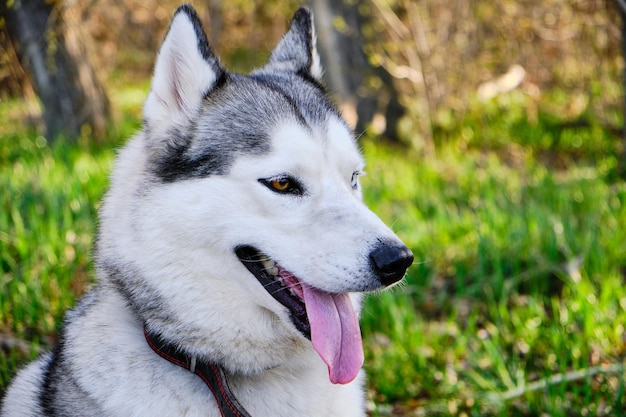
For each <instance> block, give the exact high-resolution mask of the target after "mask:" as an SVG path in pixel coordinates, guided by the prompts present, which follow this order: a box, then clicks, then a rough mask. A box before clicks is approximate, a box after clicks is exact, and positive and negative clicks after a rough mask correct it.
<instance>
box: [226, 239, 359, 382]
mask: <svg viewBox="0 0 626 417" xmlns="http://www.w3.org/2000/svg"><path fill="white" fill-rule="evenodd" d="M235 253H236V254H237V257H238V258H239V260H240V261H241V262H242V263H243V265H244V266H245V267H246V268H247V269H248V271H250V273H252V275H254V276H255V277H256V279H257V280H258V281H259V282H260V283H261V285H262V286H263V288H265V290H266V291H267V292H268V293H269V294H270V295H271V296H272V297H273V298H274V299H275V300H276V301H278V302H279V303H280V304H282V305H283V306H285V307H286V308H287V309H288V310H289V313H290V318H291V321H292V323H293V325H294V326H295V327H296V329H298V330H299V331H300V333H302V334H303V335H304V337H306V338H307V339H310V340H311V342H312V344H313V348H314V349H315V350H316V351H317V353H318V354H319V355H320V357H321V358H322V360H324V362H325V363H326V365H327V366H328V371H329V378H330V381H331V382H333V383H335V384H347V383H348V382H351V381H352V380H354V378H356V376H357V375H358V372H359V370H360V369H361V366H362V365H363V345H362V342H361V329H360V327H359V320H358V316H357V314H356V312H355V310H354V307H353V305H352V302H351V301H350V297H349V295H348V294H347V293H343V294H334V293H329V292H326V291H323V290H320V289H317V288H314V287H312V286H310V285H308V284H306V283H305V282H303V281H302V280H300V279H299V278H297V277H296V276H295V275H294V274H292V273H291V272H289V271H288V270H286V269H285V268H283V267H282V266H280V265H279V264H278V263H277V262H276V261H275V260H273V259H271V258H270V257H269V256H267V255H265V254H264V253H263V252H261V251H259V250H257V249H256V248H254V247H252V246H248V245H242V246H238V247H236V248H235Z"/></svg>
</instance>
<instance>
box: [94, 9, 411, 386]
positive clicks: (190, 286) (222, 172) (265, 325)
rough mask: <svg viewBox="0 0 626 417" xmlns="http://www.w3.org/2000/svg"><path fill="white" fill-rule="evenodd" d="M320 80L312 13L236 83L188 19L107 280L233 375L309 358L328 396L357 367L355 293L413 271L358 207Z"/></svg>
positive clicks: (157, 86) (105, 251) (113, 213)
mask: <svg viewBox="0 0 626 417" xmlns="http://www.w3.org/2000/svg"><path fill="white" fill-rule="evenodd" d="M321 76H322V69H321V67H320V63H319V57H318V54H317V51H316V48H315V32H314V26H313V22H312V16H311V14H310V13H309V11H308V10H306V9H304V8H303V9H300V10H298V11H297V12H296V14H295V15H294V17H293V20H292V22H291V25H290V28H289V30H288V31H287V33H286V34H285V35H284V36H283V38H282V39H281V41H280V42H279V44H278V45H277V46H276V48H275V49H274V51H273V52H272V54H271V56H270V58H269V61H268V63H267V64H266V65H265V66H264V67H262V68H261V69H259V70H257V71H254V72H252V73H251V74H249V75H239V74H234V73H230V72H228V71H227V70H226V69H225V68H224V67H223V66H222V64H221V63H220V61H219V59H218V58H217V56H216V55H215V54H214V53H213V52H212V50H211V49H210V47H209V45H208V43H207V40H206V37H205V34H204V31H203V29H202V26H201V24H200V21H199V19H198V17H197V15H196V13H195V12H194V10H193V9H192V8H191V7H190V6H182V7H181V8H180V9H179V10H178V11H177V12H176V15H175V16H174V18H173V20H172V23H171V25H170V28H169V31H168V33H167V35H166V37H165V40H164V42H163V45H162V47H161V50H160V52H159V56H158V59H157V64H156V67H155V72H154V78H153V82H152V89H151V91H150V93H149V96H148V98H147V100H146V103H145V107H144V129H143V131H142V132H141V133H140V134H139V135H138V136H137V137H136V138H135V139H134V140H132V141H131V142H130V143H129V144H128V145H127V146H126V149H124V150H123V151H122V152H121V153H120V157H119V160H118V163H117V167H116V169H115V171H114V175H113V180H112V186H111V191H110V192H109V194H108V197H107V199H106V202H105V205H104V207H103V210H102V216H101V231H100V239H99V243H98V252H99V259H100V262H99V265H100V268H101V270H102V271H103V272H104V275H105V276H109V277H112V281H113V282H114V283H115V284H116V285H117V286H118V288H120V289H121V290H122V291H123V292H124V293H125V295H126V296H127V298H128V299H129V300H130V303H131V305H132V306H133V308H134V309H135V310H136V311H137V314H138V315H139V317H140V318H141V319H142V320H143V321H145V322H146V323H147V325H148V326H150V327H153V328H155V329H156V330H158V331H159V332H160V333H161V334H163V335H164V336H165V337H167V338H171V339H172V340H176V341H177V343H179V344H180V346H181V348H184V349H188V350H191V351H193V353H195V354H199V355H204V356H207V357H210V358H211V360H214V361H218V362H220V363H222V364H223V366H225V367H226V368H228V369H230V370H231V371H234V372H251V371H260V370H263V369H266V368H268V367H271V366H278V365H280V364H282V363H283V362H284V361H286V360H292V359H293V357H294V356H297V355H299V354H302V352H304V351H306V350H307V349H309V350H310V346H313V348H314V349H315V351H316V352H317V353H318V354H319V356H320V357H321V359H322V360H323V361H324V362H325V363H326V364H327V366H328V369H329V372H330V379H331V381H332V382H334V383H347V382H349V381H351V380H352V379H354V378H355V377H356V375H357V373H358V370H359V369H360V366H361V364H362V361H363V352H362V346H361V338H360V330H359V326H358V316H357V312H358V310H359V300H360V298H359V297H358V296H355V295H351V294H353V293H358V292H364V291H372V290H378V289H382V288H385V287H387V286H390V285H392V284H394V283H395V282H397V281H399V280H400V279H401V278H402V277H403V276H404V273H405V271H406V269H407V268H408V266H409V265H410V264H411V263H412V260H413V255H412V254H411V252H410V251H409V250H408V249H407V248H406V247H405V246H404V245H403V244H402V242H401V241H400V240H399V239H398V238H397V237H396V236H395V234H394V233H393V232H392V231H391V230H389V229H388V228H387V227H386V226H385V225H384V224H383V223H382V221H380V220H379V219H378V217H377V216H376V215H374V214H373V213H372V212H371V211H370V210H369V209H368V208H367V207H366V206H365V205H364V204H363V203H362V200H361V189H360V185H359V176H360V175H362V174H363V170H364V163H363V159H362V157H361V155H360V154H359V152H358V148H357V145H356V142H355V139H354V136H353V134H352V132H351V131H350V129H349V128H348V126H347V124H346V123H345V122H344V121H343V119H342V118H341V116H340V114H339V113H338V111H337V110H336V108H335V107H334V106H333V105H332V103H331V102H330V101H329V99H328V97H327V94H326V92H325V90H324V87H323V86H322V84H321ZM112 265H115V267H113V266H112ZM131 271H132V272H131ZM234 350H237V351H238V352H236V353H233V351H234ZM242 352H245V353H242Z"/></svg>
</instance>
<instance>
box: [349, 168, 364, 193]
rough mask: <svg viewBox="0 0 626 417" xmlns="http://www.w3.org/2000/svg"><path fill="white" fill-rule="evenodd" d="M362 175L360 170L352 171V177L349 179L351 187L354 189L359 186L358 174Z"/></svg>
mask: <svg viewBox="0 0 626 417" xmlns="http://www.w3.org/2000/svg"><path fill="white" fill-rule="evenodd" d="M360 175H364V174H363V172H361V171H354V172H353V173H352V179H351V180H350V185H352V189H353V190H356V189H358V188H359V176H360Z"/></svg>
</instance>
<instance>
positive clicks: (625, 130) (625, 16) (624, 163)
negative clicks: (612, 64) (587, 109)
mask: <svg viewBox="0 0 626 417" xmlns="http://www.w3.org/2000/svg"><path fill="white" fill-rule="evenodd" d="M618 3H619V8H620V12H621V13H620V16H621V18H622V59H623V60H624V61H625V62H626V2H625V1H624V0H620V1H619V2H618ZM622 94H623V98H622V100H623V105H624V109H623V118H624V121H623V122H622V146H621V152H620V154H619V155H618V156H617V158H618V160H617V172H618V175H619V176H620V178H622V179H626V66H625V67H624V70H623V78H622Z"/></svg>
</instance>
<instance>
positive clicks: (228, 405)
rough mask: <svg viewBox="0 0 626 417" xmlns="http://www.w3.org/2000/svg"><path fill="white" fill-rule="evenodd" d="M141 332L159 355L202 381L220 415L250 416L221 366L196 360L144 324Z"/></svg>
mask: <svg viewBox="0 0 626 417" xmlns="http://www.w3.org/2000/svg"><path fill="white" fill-rule="evenodd" d="M143 333H144V335H145V336H146V341H147V342H148V345H149V346H150V347H151V348H152V350H154V351H155V352H156V353H158V354H159V356H161V357H162V358H164V359H167V360H168V361H169V362H171V363H173V364H175V365H178V366H180V367H182V368H185V369H188V370H189V371H190V372H192V373H194V374H196V375H198V376H199V377H200V378H201V379H202V380H203V381H204V383H205V384H206V385H207V386H208V387H209V389H210V390H211V392H212V393H213V396H214V397H215V401H217V406H218V408H219V410H220V413H221V415H222V417H250V414H248V412H247V411H246V409H245V408H243V406H242V405H241V404H239V401H237V398H235V396H234V395H233V393H232V391H231V390H230V387H229V386H228V381H226V375H224V371H223V370H222V368H220V367H219V366H217V365H215V364H212V363H205V362H202V361H196V357H195V356H188V355H186V354H184V353H182V352H180V351H178V350H177V349H176V347H175V346H174V345H172V344H169V343H167V342H166V341H164V340H163V339H162V338H161V336H159V335H156V334H154V333H149V332H148V330H147V329H146V327H145V326H144V329H143Z"/></svg>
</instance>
